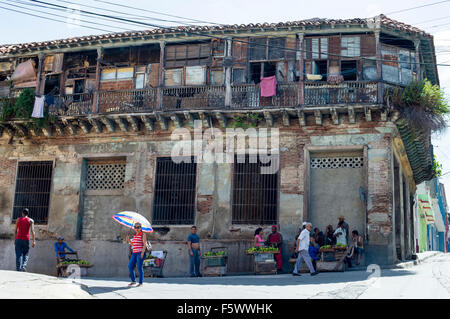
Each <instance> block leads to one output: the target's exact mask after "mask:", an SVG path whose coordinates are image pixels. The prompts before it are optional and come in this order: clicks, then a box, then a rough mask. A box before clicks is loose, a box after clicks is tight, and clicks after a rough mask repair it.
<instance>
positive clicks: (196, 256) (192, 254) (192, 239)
mask: <svg viewBox="0 0 450 319" xmlns="http://www.w3.org/2000/svg"><path fill="white" fill-rule="evenodd" d="M187 245H188V249H189V261H190V269H189V270H190V273H191V277H202V274H201V273H200V237H198V235H197V227H196V226H192V227H191V233H190V234H189V236H188V238H187Z"/></svg>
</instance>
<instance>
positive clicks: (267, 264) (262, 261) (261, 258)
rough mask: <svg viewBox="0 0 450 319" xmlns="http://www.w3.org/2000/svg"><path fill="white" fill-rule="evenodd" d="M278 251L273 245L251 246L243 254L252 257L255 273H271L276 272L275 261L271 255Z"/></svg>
mask: <svg viewBox="0 0 450 319" xmlns="http://www.w3.org/2000/svg"><path fill="white" fill-rule="evenodd" d="M278 252H279V250H278V249H277V248H273V247H260V248H255V247H253V248H250V249H249V250H246V251H245V254H246V255H252V256H253V257H254V267H253V270H254V272H255V275H273V274H276V273H277V263H276V262H275V258H274V256H273V255H274V254H277V253H278Z"/></svg>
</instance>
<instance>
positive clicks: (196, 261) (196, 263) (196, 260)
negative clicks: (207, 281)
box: [189, 249, 200, 276]
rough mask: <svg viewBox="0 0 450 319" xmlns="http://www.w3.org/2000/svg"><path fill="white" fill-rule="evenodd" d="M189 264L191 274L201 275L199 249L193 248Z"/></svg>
mask: <svg viewBox="0 0 450 319" xmlns="http://www.w3.org/2000/svg"><path fill="white" fill-rule="evenodd" d="M189 264H190V267H189V271H190V273H191V276H198V275H200V254H199V253H198V249H192V256H191V253H189ZM194 269H195V271H194Z"/></svg>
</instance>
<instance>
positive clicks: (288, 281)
mask: <svg viewBox="0 0 450 319" xmlns="http://www.w3.org/2000/svg"><path fill="white" fill-rule="evenodd" d="M412 274H413V272H412V271H409V270H381V275H380V276H381V277H398V276H408V275H412ZM370 275H371V273H369V272H365V271H351V272H323V273H320V274H318V275H317V276H314V277H312V276H311V275H310V274H309V273H302V274H301V276H299V277H297V276H295V277H294V276H292V275H291V274H281V275H260V276H255V275H251V276H223V277H202V278H190V277H171V278H144V286H147V285H152V288H154V289H158V285H195V286H202V285H205V286H206V285H208V286H266V287H270V286H278V287H280V286H285V287H286V286H298V285H320V284H338V283H349V284H350V283H354V282H360V281H365V280H368V279H369V276H370ZM128 283H129V279H126V278H86V279H85V280H83V284H85V285H87V286H88V291H89V293H91V294H92V295H96V294H103V293H110V292H116V293H118V294H119V295H120V291H121V290H128V289H134V288H133V287H131V288H130V287H128V286H127V285H128ZM111 284H113V285H114V287H112V286H111ZM136 289H139V288H136Z"/></svg>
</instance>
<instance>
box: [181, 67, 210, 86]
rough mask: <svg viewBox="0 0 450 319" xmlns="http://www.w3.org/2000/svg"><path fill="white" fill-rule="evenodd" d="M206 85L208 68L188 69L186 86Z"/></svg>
mask: <svg viewBox="0 0 450 319" xmlns="http://www.w3.org/2000/svg"><path fill="white" fill-rule="evenodd" d="M204 84H206V68H205V67H204V66H189V67H186V85H204Z"/></svg>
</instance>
